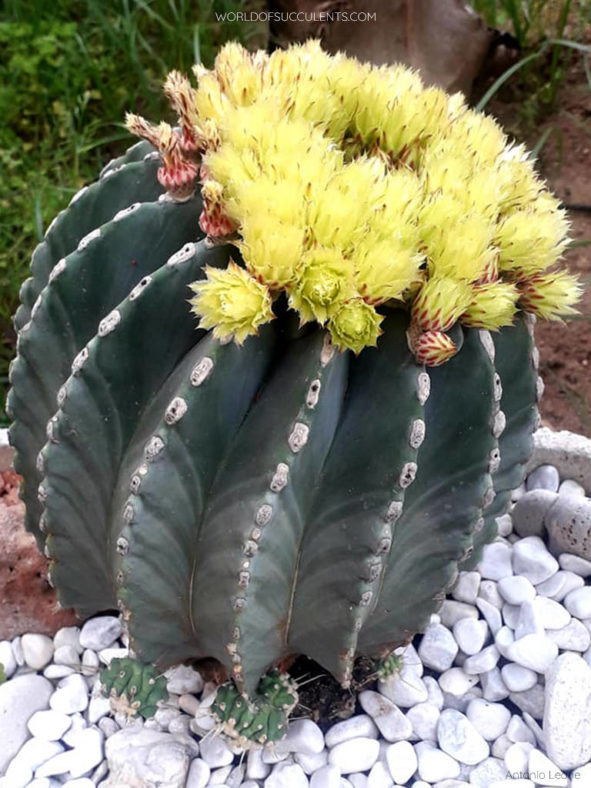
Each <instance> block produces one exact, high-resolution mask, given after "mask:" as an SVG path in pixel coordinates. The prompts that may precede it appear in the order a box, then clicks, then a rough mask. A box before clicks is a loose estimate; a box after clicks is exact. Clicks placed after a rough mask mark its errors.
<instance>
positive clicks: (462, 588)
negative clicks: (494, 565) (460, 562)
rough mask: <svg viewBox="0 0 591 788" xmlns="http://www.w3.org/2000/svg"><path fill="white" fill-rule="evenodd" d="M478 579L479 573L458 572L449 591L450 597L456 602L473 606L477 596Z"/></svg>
mask: <svg viewBox="0 0 591 788" xmlns="http://www.w3.org/2000/svg"><path fill="white" fill-rule="evenodd" d="M480 579H481V578H480V572H476V571H473V572H460V575H459V577H458V579H457V581H456V584H455V585H454V587H453V588H452V590H451V595H452V597H453V598H454V599H456V600H457V601H458V602H466V603H467V604H469V605H473V604H474V603H475V602H476V597H477V596H478V589H479V587H480Z"/></svg>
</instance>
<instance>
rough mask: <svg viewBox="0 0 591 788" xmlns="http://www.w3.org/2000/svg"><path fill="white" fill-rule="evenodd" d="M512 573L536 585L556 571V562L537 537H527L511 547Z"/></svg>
mask: <svg viewBox="0 0 591 788" xmlns="http://www.w3.org/2000/svg"><path fill="white" fill-rule="evenodd" d="M513 571H514V572H515V574H516V575H523V577H526V578H527V579H528V580H529V581H530V582H531V583H533V585H537V584H538V583H543V582H544V580H548V578H549V577H552V575H553V574H555V573H556V572H557V571H558V561H557V560H556V559H555V558H554V556H552V555H550V553H549V552H548V550H547V549H546V545H545V544H544V542H543V541H542V540H541V539H540V538H539V537H538V536H528V537H526V538H525V539H521V540H520V541H519V542H516V543H515V545H514V546H513Z"/></svg>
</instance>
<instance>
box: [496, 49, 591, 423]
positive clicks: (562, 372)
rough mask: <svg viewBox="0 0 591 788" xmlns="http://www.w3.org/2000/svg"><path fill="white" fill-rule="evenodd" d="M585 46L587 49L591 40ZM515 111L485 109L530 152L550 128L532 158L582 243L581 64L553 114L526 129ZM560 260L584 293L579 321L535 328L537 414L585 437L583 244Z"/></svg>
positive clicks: (587, 253) (590, 353) (589, 213)
mask: <svg viewBox="0 0 591 788" xmlns="http://www.w3.org/2000/svg"><path fill="white" fill-rule="evenodd" d="M586 43H591V33H590V34H589V41H586ZM503 99H504V100H503ZM511 99H512V100H511ZM521 105H522V101H520V100H519V99H515V97H509V100H507V98H506V97H501V98H500V99H496V100H495V101H494V102H493V103H491V105H490V107H489V108H488V109H489V111H490V112H492V114H494V115H495V116H496V117H497V118H498V119H499V120H500V121H501V123H502V124H503V126H504V127H505V128H506V129H508V130H509V131H511V132H512V133H513V134H514V135H515V136H516V137H517V138H518V139H520V140H523V141H525V142H526V143H527V144H528V145H529V146H530V147H531V148H533V147H534V146H535V145H536V143H537V142H538V140H539V139H540V138H541V136H542V134H543V133H544V132H545V130H546V129H552V133H551V135H550V137H549V139H548V141H547V143H546V144H545V145H544V147H543V148H542V151H541V153H540V157H539V169H540V171H541V172H542V174H543V175H544V177H545V178H546V179H547V180H548V183H549V185H550V188H551V189H552V190H553V191H554V192H555V193H556V194H557V195H558V197H559V198H560V199H561V200H562V202H563V203H564V205H565V206H567V208H568V207H569V206H572V207H571V208H570V209H569V211H568V214H569V219H570V221H571V224H572V228H571V236H572V239H573V241H575V242H577V241H579V242H580V241H585V240H587V241H590V240H591V86H590V85H589V84H588V83H587V78H586V76H585V72H584V70H583V65H582V59H581V58H580V57H576V56H575V57H574V58H573V61H572V65H571V66H570V68H569V70H568V72H567V75H566V78H565V81H564V83H563V85H562V86H561V89H560V92H559V95H558V100H557V103H556V107H555V110H554V111H553V112H552V113H551V114H550V115H546V116H545V118H544V120H543V122H542V123H540V124H539V125H537V126H535V128H531V127H530V128H527V126H525V121H524V120H522V118H523V113H522V112H520V106H521ZM575 206H577V207H575ZM565 261H566V265H567V266H568V268H569V269H570V270H571V271H573V272H576V273H578V274H579V276H580V277H581V279H582V280H583V283H584V284H585V285H586V287H585V293H584V295H583V299H582V301H581V303H580V305H579V310H580V314H579V315H577V316H576V317H575V318H574V319H571V320H569V321H568V322H567V324H566V325H560V324H559V323H548V322H546V321H544V322H542V321H538V324H537V326H536V339H537V344H538V347H539V350H540V374H541V375H542V378H543V379H544V383H545V386H546V388H545V392H544V397H543V399H542V402H541V408H540V410H541V415H542V420H543V422H544V424H545V425H546V426H549V427H552V428H554V429H566V430H571V431H573V432H578V433H581V434H583V435H587V436H591V245H587V246H578V247H576V248H574V249H571V250H570V251H569V252H568V253H567V254H566V255H565Z"/></svg>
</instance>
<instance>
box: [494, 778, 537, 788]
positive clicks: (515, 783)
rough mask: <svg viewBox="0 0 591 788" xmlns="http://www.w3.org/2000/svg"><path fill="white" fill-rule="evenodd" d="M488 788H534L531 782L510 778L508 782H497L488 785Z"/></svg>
mask: <svg viewBox="0 0 591 788" xmlns="http://www.w3.org/2000/svg"><path fill="white" fill-rule="evenodd" d="M490 788H535V785H534V783H533V781H532V780H527V779H525V780H520V779H515V780H514V779H513V778H512V777H510V778H509V779H508V780H497V781H496V782H494V783H491V784H490Z"/></svg>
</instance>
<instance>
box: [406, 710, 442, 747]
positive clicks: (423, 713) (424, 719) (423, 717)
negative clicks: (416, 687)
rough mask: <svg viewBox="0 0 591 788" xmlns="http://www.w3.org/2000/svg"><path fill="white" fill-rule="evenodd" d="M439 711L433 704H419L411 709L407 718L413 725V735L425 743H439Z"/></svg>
mask: <svg viewBox="0 0 591 788" xmlns="http://www.w3.org/2000/svg"><path fill="white" fill-rule="evenodd" d="M439 713H440V712H439V709H438V707H437V706H435V705H434V704H433V703H418V704H417V705H416V706H413V707H412V709H409V710H408V711H407V713H406V718H407V720H408V721H409V722H410V724H411V725H412V729H413V733H414V734H415V735H416V736H417V737H418V738H419V739H421V740H423V741H433V742H435V741H437V723H438V721H439Z"/></svg>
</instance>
